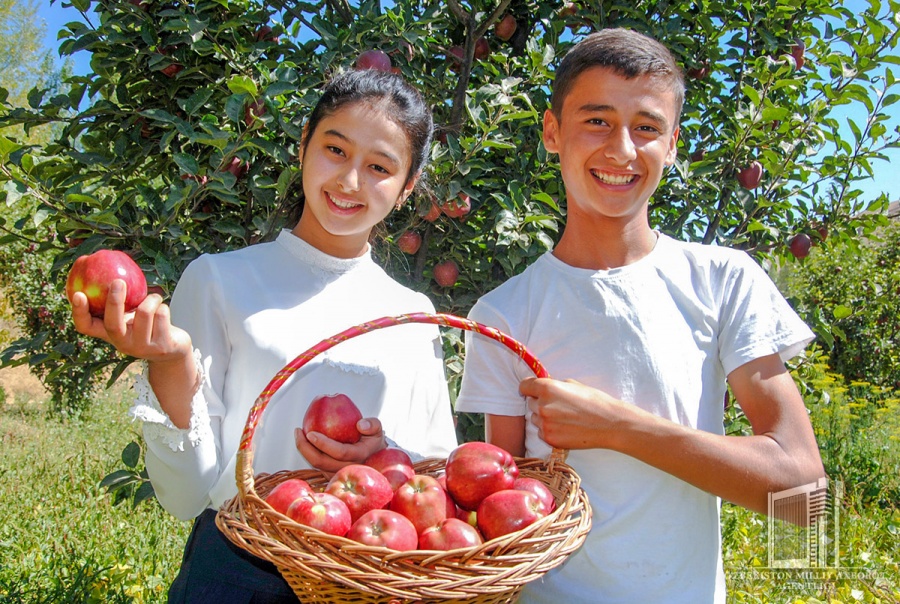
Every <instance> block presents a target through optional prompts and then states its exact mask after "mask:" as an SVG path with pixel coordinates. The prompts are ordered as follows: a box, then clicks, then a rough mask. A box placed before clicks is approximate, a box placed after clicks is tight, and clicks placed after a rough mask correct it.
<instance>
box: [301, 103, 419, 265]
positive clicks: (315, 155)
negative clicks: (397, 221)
mask: <svg viewBox="0 0 900 604" xmlns="http://www.w3.org/2000/svg"><path fill="white" fill-rule="evenodd" d="M307 136H309V141H308V143H307V145H306V149H305V151H304V153H303V192H304V194H305V195H306V203H305V205H304V207H303V212H302V214H301V216H300V222H299V223H298V224H297V226H296V227H295V228H294V231H293V232H294V234H295V235H297V236H298V237H300V238H301V239H303V240H304V241H306V242H307V243H310V244H311V245H313V246H315V247H316V248H318V249H320V250H322V251H323V252H325V253H327V254H329V255H332V256H336V257H339V258H355V257H358V256H361V255H363V254H364V253H365V252H366V250H367V249H368V239H369V234H370V233H371V231H372V228H373V227H374V226H375V225H376V224H378V223H379V222H381V221H382V220H384V218H385V217H386V216H387V215H388V214H389V213H390V212H391V210H392V209H393V208H394V206H395V205H396V204H397V203H399V202H402V201H404V200H405V199H406V198H407V197H408V196H409V194H410V193H411V192H412V189H413V186H414V185H415V182H416V177H413V178H412V179H410V180H409V181H407V179H406V175H407V173H408V172H409V167H410V164H411V161H412V158H411V156H410V149H409V142H408V141H407V137H406V133H405V132H404V131H403V128H401V127H400V126H399V125H397V123H395V122H394V121H393V120H392V119H390V117H388V115H387V114H385V112H384V111H383V110H381V109H379V108H378V107H376V106H373V105H371V104H369V103H353V104H350V105H345V106H343V107H341V108H340V109H338V110H337V111H335V112H334V113H332V114H331V115H329V116H327V117H325V118H323V119H322V120H321V121H320V122H319V124H318V126H317V127H316V129H315V131H314V132H312V133H310V134H308V135H307Z"/></svg>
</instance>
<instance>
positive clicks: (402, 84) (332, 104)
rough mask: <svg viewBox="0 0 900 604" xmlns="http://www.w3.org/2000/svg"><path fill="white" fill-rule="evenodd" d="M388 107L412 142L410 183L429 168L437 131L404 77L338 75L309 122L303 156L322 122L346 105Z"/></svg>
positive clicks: (364, 73) (377, 73)
mask: <svg viewBox="0 0 900 604" xmlns="http://www.w3.org/2000/svg"><path fill="white" fill-rule="evenodd" d="M358 102H364V103H371V104H373V105H386V106H387V107H386V110H385V114H386V115H388V116H389V117H390V118H391V119H392V120H393V121H394V123H396V124H397V125H398V126H400V127H401V128H403V130H404V131H405V132H406V139H407V141H409V151H410V158H411V162H410V166H409V173H408V174H407V177H406V180H407V181H409V179H411V178H412V177H413V176H414V175H415V174H416V172H418V171H419V170H421V169H422V168H424V167H425V163H426V161H427V160H428V156H429V151H430V147H431V135H432V131H433V129H434V125H433V123H432V118H431V109H429V107H428V105H426V104H425V99H423V98H422V95H421V94H420V93H419V91H418V90H416V89H415V88H414V87H412V86H410V85H409V84H408V83H407V82H406V80H404V79H403V77H402V76H400V75H397V74H394V73H390V72H385V71H378V70H376V69H359V70H352V71H345V72H343V73H340V74H338V75H336V76H335V77H334V78H332V79H331V81H330V82H328V83H327V84H326V85H325V88H324V89H323V91H322V96H321V98H320V99H319V102H318V103H316V106H315V108H314V109H313V111H312V113H311V114H310V116H309V119H308V120H307V122H306V128H305V133H306V135H305V136H304V137H303V143H302V145H303V148H302V153H303V154H305V153H306V147H307V145H308V144H309V139H310V138H311V137H312V135H313V133H314V132H315V131H316V128H317V127H318V125H319V122H321V121H322V119H324V118H326V117H328V116H330V115H332V114H334V113H335V112H336V111H338V110H339V109H340V108H341V107H343V106H344V105H349V104H352V103H358Z"/></svg>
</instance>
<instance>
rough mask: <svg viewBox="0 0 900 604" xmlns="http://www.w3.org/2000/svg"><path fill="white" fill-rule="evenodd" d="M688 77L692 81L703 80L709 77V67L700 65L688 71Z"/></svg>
mask: <svg viewBox="0 0 900 604" xmlns="http://www.w3.org/2000/svg"><path fill="white" fill-rule="evenodd" d="M687 75H688V77H689V78H691V79H692V80H702V79H704V78H705V77H706V76H707V75H709V65H707V64H706V63H704V64H703V65H700V66H699V67H693V68H691V69H688V72H687Z"/></svg>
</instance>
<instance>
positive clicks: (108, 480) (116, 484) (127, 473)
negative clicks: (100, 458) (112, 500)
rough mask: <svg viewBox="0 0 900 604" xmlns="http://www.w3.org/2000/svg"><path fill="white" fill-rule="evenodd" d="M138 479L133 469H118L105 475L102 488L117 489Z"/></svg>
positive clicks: (101, 482) (101, 484)
mask: <svg viewBox="0 0 900 604" xmlns="http://www.w3.org/2000/svg"><path fill="white" fill-rule="evenodd" d="M138 480H139V479H138V477H137V476H135V475H134V472H132V471H131V470H116V471H115V472H112V473H110V474H107V475H106V476H104V477H103V480H101V481H100V488H103V489H107V490H108V491H116V490H118V489H121V488H122V487H124V486H125V485H128V484H131V483H133V482H137V481H138Z"/></svg>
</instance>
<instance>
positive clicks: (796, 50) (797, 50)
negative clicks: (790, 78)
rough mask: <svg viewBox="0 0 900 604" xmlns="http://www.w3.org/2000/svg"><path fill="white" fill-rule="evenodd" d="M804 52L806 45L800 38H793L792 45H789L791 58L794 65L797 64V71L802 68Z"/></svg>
mask: <svg viewBox="0 0 900 604" xmlns="http://www.w3.org/2000/svg"><path fill="white" fill-rule="evenodd" d="M805 52H806V44H804V42H803V40H801V39H800V38H795V39H794V43H793V44H792V45H791V56H792V57H794V63H796V64H797V69H801V68H802V67H803V63H804V62H805V61H804V53H805Z"/></svg>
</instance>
